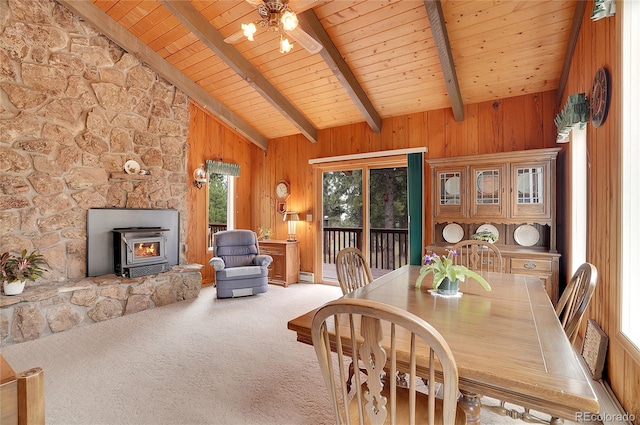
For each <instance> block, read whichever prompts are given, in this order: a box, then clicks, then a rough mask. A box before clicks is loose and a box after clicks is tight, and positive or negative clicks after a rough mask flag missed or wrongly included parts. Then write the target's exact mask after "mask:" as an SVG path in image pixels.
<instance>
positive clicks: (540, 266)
mask: <svg viewBox="0 0 640 425" xmlns="http://www.w3.org/2000/svg"><path fill="white" fill-rule="evenodd" d="M511 271H512V272H516V271H525V272H549V273H550V272H551V261H550V260H532V259H527V258H512V259H511Z"/></svg>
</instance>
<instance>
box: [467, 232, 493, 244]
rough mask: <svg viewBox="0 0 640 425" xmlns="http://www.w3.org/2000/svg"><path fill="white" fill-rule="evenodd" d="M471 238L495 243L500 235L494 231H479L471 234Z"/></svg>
mask: <svg viewBox="0 0 640 425" xmlns="http://www.w3.org/2000/svg"><path fill="white" fill-rule="evenodd" d="M471 239H474V240H476V241H485V242H489V243H495V242H496V241H497V240H498V235H496V234H495V233H493V232H478V233H475V234H474V235H473V236H471Z"/></svg>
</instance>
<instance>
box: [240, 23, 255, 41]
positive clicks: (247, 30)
mask: <svg viewBox="0 0 640 425" xmlns="http://www.w3.org/2000/svg"><path fill="white" fill-rule="evenodd" d="M257 30H258V29H257V28H256V25H255V24H254V23H253V22H251V23H250V24H242V33H243V34H244V36H245V37H247V39H248V40H249V41H253V34H255V33H256V31H257Z"/></svg>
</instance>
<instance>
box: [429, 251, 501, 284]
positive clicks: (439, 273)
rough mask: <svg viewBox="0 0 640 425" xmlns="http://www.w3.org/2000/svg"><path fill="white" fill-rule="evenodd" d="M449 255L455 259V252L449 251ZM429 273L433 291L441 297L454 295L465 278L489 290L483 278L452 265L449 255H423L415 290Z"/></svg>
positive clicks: (465, 268)
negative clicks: (431, 275) (431, 278)
mask: <svg viewBox="0 0 640 425" xmlns="http://www.w3.org/2000/svg"><path fill="white" fill-rule="evenodd" d="M451 255H452V256H454V257H455V256H456V255H457V253H456V251H451ZM429 273H433V289H435V290H436V291H437V292H438V293H440V294H443V295H454V294H456V293H457V292H458V285H459V283H460V281H462V282H464V281H465V279H466V278H467V277H470V278H471V279H473V280H475V281H477V282H478V283H480V284H481V285H482V286H483V287H484V289H486V290H487V291H490V290H491V286H490V285H489V282H487V281H486V280H485V278H483V277H482V276H480V275H479V274H478V273H476V272H474V271H472V270H469V269H468V268H467V267H465V266H463V265H459V264H453V259H452V258H451V257H450V256H449V255H442V256H438V255H437V254H435V253H434V254H430V255H429V254H427V255H425V256H424V259H423V261H422V267H421V268H420V275H419V276H418V279H416V288H420V286H421V285H422V280H423V279H424V278H425V276H427V275H428V274H429Z"/></svg>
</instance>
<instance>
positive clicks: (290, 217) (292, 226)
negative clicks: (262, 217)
mask: <svg viewBox="0 0 640 425" xmlns="http://www.w3.org/2000/svg"><path fill="white" fill-rule="evenodd" d="M299 220H300V217H299V216H298V213H297V212H295V211H286V212H285V213H284V216H282V221H287V222H288V226H289V235H288V236H287V241H288V242H295V240H296V221H299Z"/></svg>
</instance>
